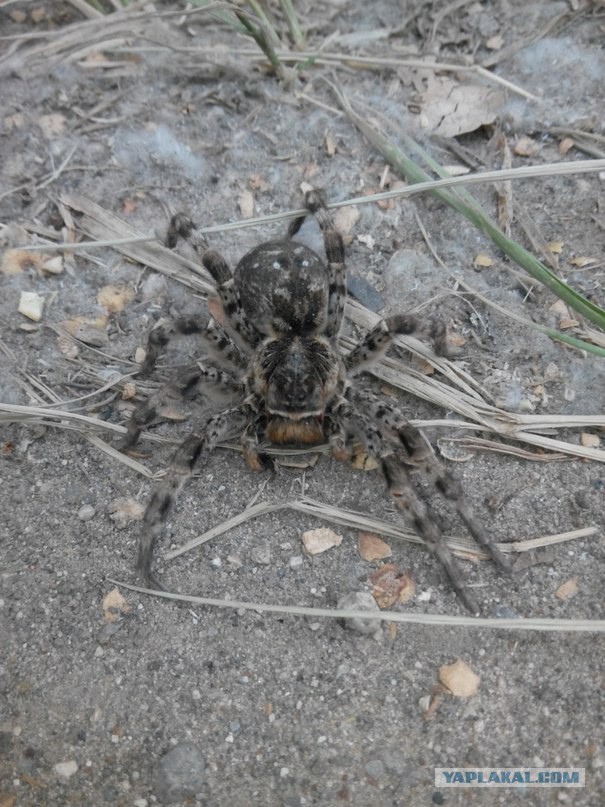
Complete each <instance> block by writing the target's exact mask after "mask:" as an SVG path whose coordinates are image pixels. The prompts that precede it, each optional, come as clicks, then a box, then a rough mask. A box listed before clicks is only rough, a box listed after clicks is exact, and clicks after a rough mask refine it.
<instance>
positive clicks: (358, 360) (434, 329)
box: [344, 314, 447, 373]
mask: <svg viewBox="0 0 605 807" xmlns="http://www.w3.org/2000/svg"><path fill="white" fill-rule="evenodd" d="M418 330H419V323H418V320H417V319H416V317H414V316H413V315H412V314H396V315H395V316H393V317H387V318H386V319H381V320H379V321H378V322H377V323H376V325H375V326H374V327H373V328H372V330H371V331H368V333H366V335H365V336H364V337H363V339H361V341H360V342H358V343H357V344H356V345H355V347H353V348H352V349H351V350H350V351H349V352H348V353H347V355H346V356H345V357H344V363H345V367H346V368H347V371H348V372H350V373H357V372H359V370H362V369H363V368H364V367H365V365H367V364H370V363H371V362H374V361H376V359H378V358H379V357H380V356H381V355H382V354H383V353H384V352H385V351H386V350H387V348H388V347H389V345H390V344H391V343H392V341H393V340H394V339H395V337H396V336H397V335H398V334H412V333H415V332H416V331H418ZM429 336H430V339H431V341H432V342H433V347H434V349H435V352H436V353H437V354H438V355H439V356H446V355H447V343H446V331H445V326H444V324H443V323H442V322H441V321H439V320H437V319H431V320H430V322H429Z"/></svg>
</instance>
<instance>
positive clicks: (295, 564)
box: [288, 555, 304, 569]
mask: <svg viewBox="0 0 605 807" xmlns="http://www.w3.org/2000/svg"><path fill="white" fill-rule="evenodd" d="M303 563H304V559H303V557H302V556H301V555H295V556H294V557H293V558H290V563H289V564H288V566H289V567H290V568H291V569H300V567H301V566H302V565H303Z"/></svg>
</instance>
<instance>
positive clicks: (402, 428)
mask: <svg viewBox="0 0 605 807" xmlns="http://www.w3.org/2000/svg"><path fill="white" fill-rule="evenodd" d="M356 402H357V403H358V405H359V406H361V407H362V408H363V409H364V410H365V411H366V412H368V413H369V414H370V417H371V418H372V420H374V421H375V422H377V423H379V424H381V426H382V429H383V430H385V431H387V432H389V433H390V434H393V435H395V436H396V438H397V439H398V441H399V443H400V445H401V447H402V448H403V450H404V452H405V460H404V461H405V464H406V465H410V466H417V467H421V468H422V469H423V471H424V472H425V476H427V477H429V479H431V480H432V482H433V484H434V486H435V488H436V489H437V490H438V491H439V493H441V495H442V496H443V497H444V498H445V499H447V500H448V501H450V502H452V503H453V505H454V506H455V508H456V511H457V512H458V515H459V516H460V518H461V520H462V522H463V523H464V525H465V527H466V528H467V530H468V531H469V532H470V534H471V535H472V536H473V538H474V539H475V541H476V542H477V543H478V544H479V546H481V547H482V548H483V549H485V551H486V552H487V553H488V555H490V557H491V558H492V560H493V561H494V563H495V564H496V565H497V566H498V567H499V568H500V569H501V570H502V571H505V572H510V571H512V564H511V562H510V560H509V559H508V558H507V557H506V555H504V554H503V553H502V552H501V551H500V550H499V549H498V547H497V546H495V545H494V544H493V543H492V542H491V541H490V539H489V537H488V535H487V533H486V531H485V530H484V529H483V527H481V525H480V524H479V523H478V521H477V520H476V518H475V516H474V515H473V512H472V510H471V508H470V505H469V503H468V502H467V501H466V498H465V496H464V492H463V490H462V485H461V483H460V480H458V479H457V478H456V477H455V476H454V475H453V474H452V473H451V472H450V471H449V470H448V469H447V468H446V467H445V465H443V463H442V462H440V461H439V459H438V458H437V457H436V455H435V452H434V451H433V449H432V447H431V445H430V443H429V442H428V440H427V439H426V437H425V436H424V435H423V434H422V432H421V431H420V430H419V429H417V428H416V427H415V426H412V425H411V424H410V423H409V421H407V420H406V419H405V418H404V416H403V415H402V414H401V412H400V411H399V410H398V408H397V407H396V406H393V405H392V404H390V403H389V402H388V401H384V400H382V399H380V398H378V397H377V396H374V395H372V393H367V394H364V396H363V397H361V396H356Z"/></svg>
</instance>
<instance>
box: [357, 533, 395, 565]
mask: <svg viewBox="0 0 605 807" xmlns="http://www.w3.org/2000/svg"><path fill="white" fill-rule="evenodd" d="M357 549H358V550H359V554H360V555H361V557H362V558H363V559H364V560H367V561H373V560H384V558H390V557H391V555H392V554H393V553H392V551H391V547H390V546H389V545H388V544H387V543H386V541H383V540H382V538H379V537H378V536H377V535H375V534H374V533H373V532H360V533H359V534H358V536H357Z"/></svg>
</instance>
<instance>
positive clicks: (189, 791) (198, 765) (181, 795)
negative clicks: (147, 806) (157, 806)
mask: <svg viewBox="0 0 605 807" xmlns="http://www.w3.org/2000/svg"><path fill="white" fill-rule="evenodd" d="M204 768H205V763H204V758H203V757H202V755H201V753H200V751H199V750H198V748H197V747H196V746H195V745H194V744H193V743H190V742H183V743H179V744H178V745H175V747H174V748H172V749H171V750H170V751H168V753H166V754H165V755H164V756H163V757H162V759H161V761H160V764H159V765H158V769H157V771H156V775H155V779H154V788H153V790H154V794H155V796H156V798H157V799H159V801H160V802H161V803H162V804H171V803H172V802H174V801H183V800H184V799H193V798H195V796H196V795H197V794H198V793H199V792H200V790H201V789H202V785H203V784H204V779H205V774H204Z"/></svg>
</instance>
